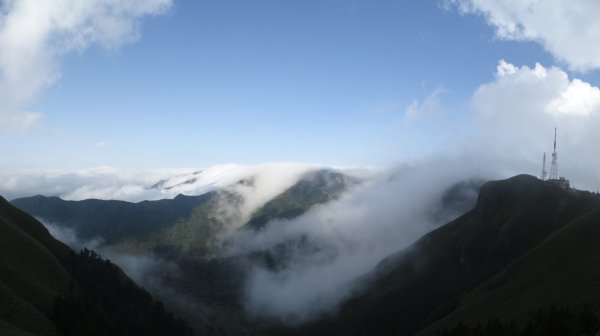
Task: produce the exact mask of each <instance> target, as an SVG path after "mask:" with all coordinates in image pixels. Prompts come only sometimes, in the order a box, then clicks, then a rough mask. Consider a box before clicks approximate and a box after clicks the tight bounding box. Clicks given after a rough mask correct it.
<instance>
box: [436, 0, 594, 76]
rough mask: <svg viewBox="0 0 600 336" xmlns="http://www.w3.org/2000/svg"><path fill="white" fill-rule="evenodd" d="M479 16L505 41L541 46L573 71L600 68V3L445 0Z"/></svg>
mask: <svg viewBox="0 0 600 336" xmlns="http://www.w3.org/2000/svg"><path fill="white" fill-rule="evenodd" d="M445 4H447V5H448V4H450V5H454V6H457V7H458V8H459V10H460V11H461V12H462V13H469V14H479V15H482V16H484V17H485V19H486V20H487V22H488V23H489V24H490V25H492V26H493V27H494V28H495V29H496V36H497V37H498V38H500V39H506V40H527V41H535V42H537V43H540V44H541V45H542V46H543V47H544V48H545V49H546V50H547V51H548V52H550V53H551V54H552V55H554V56H555V57H556V58H558V59H559V60H561V61H564V62H566V63H567V64H568V65H569V68H571V69H573V70H580V71H586V70H591V69H596V68H599V67H600V44H598V41H600V25H599V24H598V17H600V2H598V1H594V0H544V1H539V0H498V1H490V0H445Z"/></svg>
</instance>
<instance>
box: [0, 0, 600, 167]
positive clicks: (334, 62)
mask: <svg viewBox="0 0 600 336" xmlns="http://www.w3.org/2000/svg"><path fill="white" fill-rule="evenodd" d="M0 4H1V5H0V98H1V99H0V141H2V143H3V144H4V146H3V155H2V157H1V158H0V167H13V168H14V167H27V168H31V167H61V166H78V167H97V166H110V167H122V168H136V169H142V168H156V167H195V168H199V167H208V166H211V165H216V164H223V163H239V164H259V163H262V162H303V163H310V164H323V165H331V166H345V167H354V166H363V167H364V166H378V167H379V166H387V165H392V164H396V163H398V162H405V161H410V160H414V159H418V158H422V157H426V156H427V155H433V154H436V153H446V154H447V153H451V152H453V151H464V148H467V149H466V150H467V151H469V150H472V151H482V152H486V151H491V152H494V153H496V152H495V151H497V152H498V153H503V155H508V154H510V157H517V158H521V157H523V158H527V159H526V160H525V161H527V162H529V161H531V162H535V164H539V162H538V161H541V155H542V152H543V151H548V152H550V151H551V150H552V149H551V142H552V136H553V129H554V127H555V126H558V127H559V129H560V131H559V134H560V135H561V136H563V138H562V139H565V138H568V139H571V140H570V142H569V141H568V140H567V141H563V142H561V143H560V144H561V146H563V147H561V149H563V150H566V149H569V150H570V149H573V152H570V153H571V154H567V157H568V155H572V156H573V157H574V158H573V160H572V162H577V164H574V166H573V167H572V169H573V170H577V169H579V168H581V167H580V166H582V162H585V160H587V159H590V160H595V161H594V163H593V164H591V168H596V167H600V160H599V159H595V158H594V156H595V155H594V148H593V145H592V144H593V141H594V140H600V139H598V136H595V134H594V132H593V129H592V126H593V125H597V124H599V123H600V118H598V117H597V115H600V93H599V89H598V88H597V86H599V85H600V72H599V71H598V68H600V46H599V45H598V44H597V43H596V41H598V39H599V38H600V27H599V26H598V25H597V24H596V18H597V17H598V16H597V15H598V14H600V4H597V3H596V2H594V1H586V0H578V1H566V0H549V1H545V2H543V3H540V2H538V1H533V0H526V1H517V0H501V1H484V0H429V1H423V0H403V1H396V0H393V1H392V0H389V1H387V0H378V1H361V0H326V1H322V0H302V1H300V0H286V1H274V0H273V1H262V0H260V1H259V0H257V1H241V0H240V1H233V0H225V1H203V0H123V1H114V0H89V1H85V2H81V1H77V0H53V1H39V0H2V1H0ZM34 22H35V24H32V23H34ZM533 98H535V102H532V100H533ZM599 126H600V125H599ZM483 138H485V139H486V140H485V141H482V140H481V139H483ZM474 139H475V140H474ZM509 140H510V141H513V142H512V143H510V144H508V142H510V141H509ZM488 141H489V142H488ZM477 145H480V146H481V148H480V147H477ZM582 145H585V146H587V147H586V148H581V147H582ZM486 147H487V148H486ZM575 154H576V155H577V156H576V155H575ZM562 157H563V156H562V154H561V158H562ZM596 161H597V162H596ZM519 167H520V166H519ZM531 167H533V163H530V164H529V165H528V166H527V169H533V168H531ZM567 167H568V164H567ZM581 169H583V168H581ZM528 172H529V173H533V174H537V168H536V170H535V171H533V170H532V171H528Z"/></svg>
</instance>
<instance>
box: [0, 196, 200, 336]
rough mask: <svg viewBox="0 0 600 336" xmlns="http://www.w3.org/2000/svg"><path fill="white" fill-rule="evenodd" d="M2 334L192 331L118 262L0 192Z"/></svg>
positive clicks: (137, 333)
mask: <svg viewBox="0 0 600 336" xmlns="http://www.w3.org/2000/svg"><path fill="white" fill-rule="evenodd" d="M0 270H1V272H0V334H2V335H187V334H190V333H191V331H190V330H189V328H188V327H187V324H186V323H185V322H183V321H181V320H177V319H175V318H174V317H173V316H171V315H170V314H169V313H167V312H165V310H164V308H163V307H162V305H161V304H160V303H159V302H156V301H154V300H153V299H152V298H151V297H150V295H149V294H148V293H147V292H146V291H145V290H143V289H140V288H139V287H138V286H136V285H135V284H134V283H133V282H132V281H131V280H130V279H129V278H128V277H127V276H126V275H125V274H124V273H123V272H122V271H121V270H120V269H119V268H118V267H116V266H115V265H114V264H112V263H110V262H109V261H107V260H103V259H101V258H100V257H99V256H98V255H96V254H95V253H93V252H91V251H83V252H81V253H79V254H76V253H75V252H73V251H72V250H71V249H69V248H68V247H67V246H66V245H64V244H62V243H61V242H59V241H57V240H55V239H54V238H52V236H50V234H49V233H48V231H47V230H46V229H45V228H44V227H43V226H42V224H40V223H39V222H37V221H36V220H35V219H34V218H33V217H31V216H29V215H27V214H26V213H24V212H22V211H21V210H18V209H17V208H15V207H13V206H12V205H10V204H9V203H8V202H7V201H6V200H5V199H4V198H1V197H0Z"/></svg>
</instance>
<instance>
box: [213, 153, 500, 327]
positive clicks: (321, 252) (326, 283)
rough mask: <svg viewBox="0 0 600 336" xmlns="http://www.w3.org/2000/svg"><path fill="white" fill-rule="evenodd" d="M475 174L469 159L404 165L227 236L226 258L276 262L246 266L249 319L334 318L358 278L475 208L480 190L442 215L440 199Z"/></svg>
mask: <svg viewBox="0 0 600 336" xmlns="http://www.w3.org/2000/svg"><path fill="white" fill-rule="evenodd" d="M478 174H479V172H478V166H477V164H473V159H469V158H463V159H462V160H459V159H435V160H430V161H427V162H422V163H418V164H414V165H406V166H402V167H399V168H396V169H392V170H389V171H385V172H382V173H380V174H379V175H378V176H377V177H375V178H373V179H371V180H369V181H366V182H364V183H363V184H361V185H359V186H356V187H355V188H353V189H351V190H350V191H349V192H347V193H346V194H345V195H344V196H343V197H342V198H341V199H339V200H336V201H333V202H330V203H327V204H325V205H320V206H315V207H313V208H312V209H311V210H309V211H308V212H306V213H305V214H304V215H302V216H300V217H298V218H296V219H293V220H275V221H272V222H271V223H269V224H268V225H267V226H266V227H265V228H263V229H262V230H260V231H258V232H251V231H248V230H244V231H241V232H239V233H237V234H236V235H234V236H232V237H231V238H230V239H231V240H230V244H229V249H228V250H227V251H225V252H224V254H225V255H226V256H233V255H244V254H249V253H251V252H257V251H270V252H271V253H273V255H274V256H275V258H279V261H280V263H279V265H278V267H276V268H275V269H273V267H269V266H266V265H264V264H261V263H260V262H254V263H251V265H250V266H249V268H250V272H249V274H248V278H247V281H246V283H245V284H244V286H245V291H244V292H245V297H244V301H243V302H244V307H245V309H246V311H247V313H248V314H249V315H250V316H252V317H254V318H260V319H274V320H277V321H279V322H283V323H286V324H290V323H291V324H299V323H303V322H306V321H309V320H311V319H313V318H315V317H318V316H321V315H322V314H330V313H333V312H335V310H336V308H337V307H338V306H339V304H340V303H342V302H343V301H344V300H345V299H346V298H348V296H349V295H350V294H352V293H353V291H354V290H356V289H358V287H357V286H358V285H360V283H357V282H353V281H354V280H355V279H357V278H359V277H361V276H362V275H364V274H366V273H367V272H369V271H370V270H372V269H373V268H374V267H375V266H376V265H377V264H378V262H380V261H381V260H382V259H383V258H384V257H386V256H388V255H390V254H392V253H394V252H397V251H399V250H401V249H403V248H406V247H408V246H409V245H410V244H412V243H413V242H414V241H415V240H417V239H418V238H419V237H421V236H422V235H424V234H425V233H427V232H429V231H431V230H433V229H435V228H437V227H439V226H440V225H442V224H445V223H446V222H448V221H450V220H451V219H454V218H455V217H457V216H459V215H461V214H462V213H463V212H465V211H467V210H469V209H470V207H472V206H474V204H475V200H476V195H477V190H475V191H472V192H471V193H470V194H469V195H462V196H465V197H467V198H469V201H468V205H467V207H466V208H461V209H449V211H443V210H444V209H443V204H442V199H441V198H442V195H444V192H445V191H447V190H448V188H450V187H451V186H452V185H454V184H455V183H457V182H459V181H468V180H470V179H472V178H474V177H476V176H478ZM492 177H493V176H492V175H487V176H485V178H488V179H489V178H492ZM481 178H484V176H481ZM462 196H461V197H462ZM446 210H448V209H446Z"/></svg>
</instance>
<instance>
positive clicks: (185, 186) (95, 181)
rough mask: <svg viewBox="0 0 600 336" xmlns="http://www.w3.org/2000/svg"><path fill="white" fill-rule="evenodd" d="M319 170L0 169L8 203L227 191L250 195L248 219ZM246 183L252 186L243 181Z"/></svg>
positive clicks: (281, 166)
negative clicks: (32, 199) (35, 198)
mask: <svg viewBox="0 0 600 336" xmlns="http://www.w3.org/2000/svg"><path fill="white" fill-rule="evenodd" d="M316 168H318V166H314V165H306V164H295V163H265V164H261V165H235V164H224V165H216V166H212V167H208V168H206V169H202V170H197V171H193V170H191V169H162V170H160V169H157V170H152V169H148V170H126V169H116V168H111V167H97V168H69V167H66V168H55V169H43V168H41V169H18V168H0V195H3V196H4V197H6V198H8V199H14V198H18V197H27V196H33V195H44V196H59V197H61V198H63V199H66V200H75V201H78V200H84V199H90V198H95V199H105V200H109V199H113V200H123V201H130V202H139V201H143V200H157V199H165V198H173V197H175V196H177V195H179V194H184V195H190V196H192V195H201V194H204V193H206V192H209V191H212V190H216V189H224V188H227V189H228V190H230V191H233V192H236V193H239V194H240V195H245V196H250V195H252V197H246V199H247V201H246V202H245V203H244V204H243V209H242V212H243V214H244V216H247V215H248V213H250V212H252V211H254V210H255V209H256V208H257V207H259V206H261V205H262V204H264V203H265V202H267V201H268V200H269V199H271V198H272V197H274V196H275V195H277V194H279V193H281V192H282V191H283V190H285V189H287V188H289V187H290V186H291V185H293V184H294V183H295V182H296V181H297V180H298V179H299V178H300V176H301V175H302V174H303V173H305V172H307V171H309V170H311V169H316ZM244 180H246V181H247V183H244V184H239V183H238V182H240V181H244Z"/></svg>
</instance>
